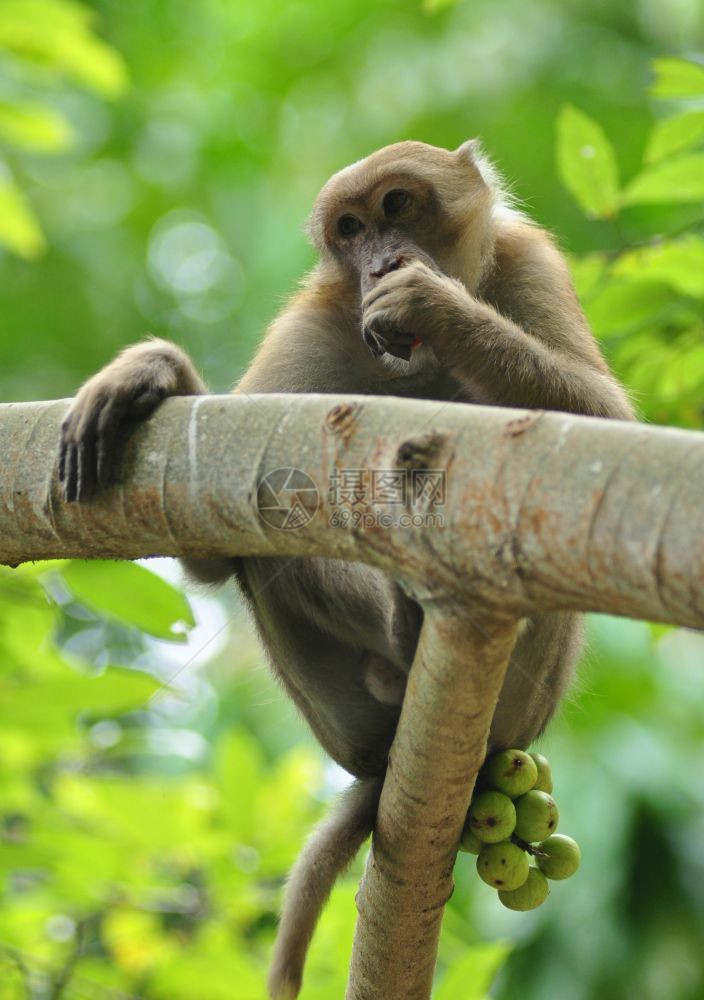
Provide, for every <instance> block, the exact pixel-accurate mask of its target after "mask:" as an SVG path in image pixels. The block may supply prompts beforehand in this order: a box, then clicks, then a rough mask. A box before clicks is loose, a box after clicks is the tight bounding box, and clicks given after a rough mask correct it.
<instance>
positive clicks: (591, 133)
mask: <svg viewBox="0 0 704 1000" xmlns="http://www.w3.org/2000/svg"><path fill="white" fill-rule="evenodd" d="M557 166H558V171H559V173H560V177H561V179H562V182H563V184H564V185H565V187H566V188H567V190H568V191H569V192H570V194H571V195H572V196H573V197H574V198H575V200H576V201H577V203H578V204H579V206H580V207H581V208H582V210H583V211H584V212H585V213H586V215H588V216H589V217H591V218H600V219H608V218H611V217H612V216H614V215H615V214H616V212H617V211H618V191H619V188H618V169H617V166H616V157H615V155H614V151H613V147H612V146H611V143H610V142H609V140H608V139H607V137H606V134H605V133H604V130H603V129H602V128H601V126H600V125H598V124H597V123H596V122H595V121H593V120H592V119H591V118H590V117H589V116H588V115H585V114H584V112H583V111H580V110H579V109H578V108H575V107H572V105H569V104H568V105H565V106H564V107H563V108H562V111H561V112H560V114H559V116H558V119H557Z"/></svg>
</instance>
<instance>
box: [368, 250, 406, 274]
mask: <svg viewBox="0 0 704 1000" xmlns="http://www.w3.org/2000/svg"><path fill="white" fill-rule="evenodd" d="M372 266H373V267H374V268H375V270H370V271H369V277H370V278H383V277H384V275H385V274H389V273H390V272H391V271H398V269H399V268H400V267H403V257H402V256H401V254H400V253H395V254H384V256H383V257H382V258H381V260H378V259H377V260H375V261H374V262H373V265H372Z"/></svg>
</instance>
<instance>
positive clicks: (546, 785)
mask: <svg viewBox="0 0 704 1000" xmlns="http://www.w3.org/2000/svg"><path fill="white" fill-rule="evenodd" d="M529 756H530V757H532V758H533V760H534V761H535V765H536V767H537V768H538V780H537V781H536V783H535V784H534V785H533V788H534V789H535V791H536V792H547V793H548V794H549V793H550V792H551V791H552V771H551V769H550V761H549V760H548V759H547V757H543V755H542V754H541V753H532V754H530V755H529Z"/></svg>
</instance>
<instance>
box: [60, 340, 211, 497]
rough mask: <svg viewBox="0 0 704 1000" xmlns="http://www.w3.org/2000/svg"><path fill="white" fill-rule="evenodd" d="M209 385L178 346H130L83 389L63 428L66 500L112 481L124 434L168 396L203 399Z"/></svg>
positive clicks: (154, 343)
mask: <svg viewBox="0 0 704 1000" xmlns="http://www.w3.org/2000/svg"><path fill="white" fill-rule="evenodd" d="M205 391H206V390H205V386H204V384H203V382H202V381H201V379H200V377H199V375H198V373H197V372H196V370H195V368H194V367H193V364H192V363H191V360H190V358H189V357H188V356H187V355H186V354H184V352H183V351H181V350H180V348H178V347H176V345H175V344H170V343H169V342H168V341H166V340H156V339H155V340H150V341H147V342H146V343H144V344H136V345H134V346H133V347H128V348H127V350H125V351H123V352H122V353H121V354H120V355H118V357H117V358H115V360H114V361H112V362H111V363H110V364H109V365H107V367H105V368H103V370H102V371H100V372H98V374H97V375H94V376H93V378H91V379H89V380H88V381H87V382H86V383H85V385H84V386H83V387H82V388H81V390H80V391H79V393H78V395H77V396H76V398H75V399H74V400H73V402H72V404H71V407H70V409H69V411H68V413H67V414H66V417H65V418H64V421H63V423H62V425H61V443H60V448H59V480H60V481H61V485H62V487H63V494H64V499H65V500H68V501H72V500H84V499H86V498H87V497H89V496H90V495H91V493H92V492H93V491H94V490H95V489H96V487H99V486H104V485H105V484H106V483H108V482H109V481H110V479H111V478H112V475H113V472H114V469H115V466H116V464H117V457H118V452H119V444H120V441H119V439H120V437H121V434H122V432H124V430H125V429H126V428H127V427H128V426H129V425H130V424H131V423H134V422H135V421H137V420H142V419H144V418H145V417H147V416H148V415H149V414H150V413H151V412H152V410H154V409H155V408H156V407H157V406H158V404H159V403H160V402H161V401H162V400H163V399H166V397H167V396H184V395H200V394H201V393H203V392H205Z"/></svg>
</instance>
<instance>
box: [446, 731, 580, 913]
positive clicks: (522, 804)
mask: <svg viewBox="0 0 704 1000" xmlns="http://www.w3.org/2000/svg"><path fill="white" fill-rule="evenodd" d="M551 792H552V774H551V772H550V764H549V763H548V761H547V759H546V758H545V757H543V756H542V754H539V753H530V754H529V753H526V752H525V751H523V750H502V751H501V752H500V753H497V754H494V755H493V756H492V757H489V758H488V760H487V761H486V762H485V764H484V766H483V767H482V769H481V771H480V772H479V776H478V778H477V786H476V788H475V792H474V795H473V797H472V802H471V805H470V807H469V812H468V813H467V819H466V821H465V825H464V831H463V833H462V840H461V843H460V848H461V849H462V850H463V851H469V853H470V854H477V855H479V856H478V858H477V871H478V872H479V875H480V877H481V878H482V879H483V880H484V881H485V882H486V883H487V884H488V885H492V886H494V888H495V889H498V890H499V899H500V900H501V902H502V903H503V904H504V906H507V907H508V908H509V910H533V909H535V907H536V906H540V904H541V903H544V902H545V900H546V899H547V896H548V893H549V892H550V887H549V885H548V879H563V878H569V877H570V875H574V873H575V872H576V871H577V869H578V868H579V861H580V851H579V846H578V844H577V843H576V842H575V841H574V840H572V838H571V837H565V836H563V835H562V834H559V833H555V831H556V830H557V821H558V818H559V814H558V811H557V805H556V804H555V800H554V799H553V798H552V795H551V794H550V793H551ZM531 858H532V859H534V861H535V864H534V865H531V863H530V859H531Z"/></svg>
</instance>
